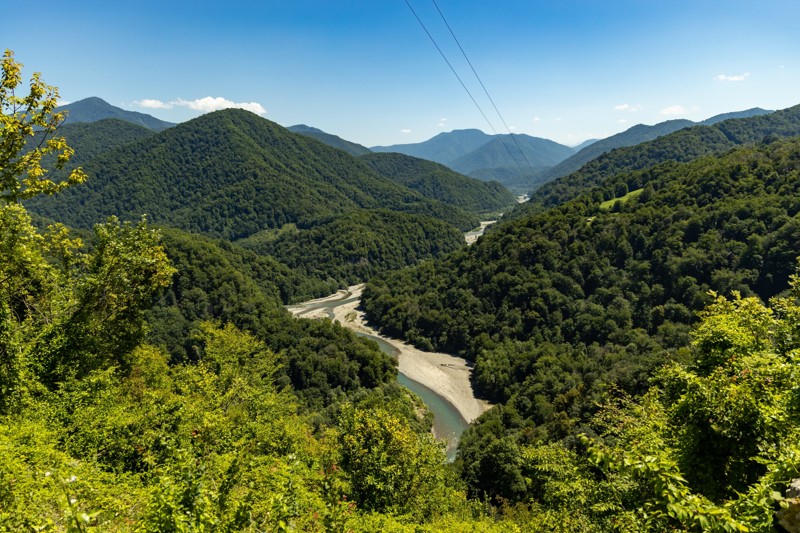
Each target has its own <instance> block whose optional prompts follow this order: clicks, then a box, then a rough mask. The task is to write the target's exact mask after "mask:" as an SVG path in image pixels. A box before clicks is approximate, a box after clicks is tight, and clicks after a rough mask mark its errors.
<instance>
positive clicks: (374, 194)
mask: <svg viewBox="0 0 800 533" xmlns="http://www.w3.org/2000/svg"><path fill="white" fill-rule="evenodd" d="M80 148H81V147H80V146H76V149H77V150H80ZM84 169H85V171H86V172H87V173H88V174H89V176H90V177H91V179H90V180H88V181H87V183H86V184H85V186H84V187H80V188H74V189H70V190H67V191H65V192H64V194H61V195H58V196H53V197H45V198H37V199H34V200H32V201H30V203H29V204H28V205H29V206H30V208H31V209H32V210H33V211H35V212H36V213H39V214H41V215H44V216H47V217H50V218H52V219H55V220H61V221H63V222H64V223H66V224H68V225H70V226H74V227H80V228H90V227H91V226H92V224H94V223H96V222H98V221H101V220H104V219H105V217H107V216H109V215H111V214H115V215H117V216H119V217H121V218H123V219H137V218H138V217H140V216H141V215H142V214H144V213H146V214H147V215H148V216H149V217H150V220H151V221H153V222H157V223H159V224H164V225H169V226H173V227H179V228H181V229H184V230H186V231H190V232H193V233H202V234H206V235H209V236H213V237H221V238H225V239H228V240H235V239H239V238H243V237H247V236H249V235H252V234H254V233H257V232H258V231H261V230H263V229H265V228H275V227H281V226H283V225H284V224H287V223H291V222H297V221H300V220H306V219H311V218H318V217H320V216H330V215H333V214H337V213H343V212H346V211H350V210H354V209H359V208H379V207H383V208H388V209H393V210H397V211H402V212H408V213H414V214H425V215H429V216H433V217H435V218H440V219H442V220H445V221H447V222H448V223H450V224H453V225H454V226H456V227H457V228H459V229H461V230H463V231H467V230H469V229H472V228H473V227H475V226H477V225H478V219H477V217H476V216H475V215H471V214H467V213H466V212H464V211H462V210H461V209H459V208H457V207H453V206H450V205H445V204H441V203H439V202H436V201H434V200H429V199H426V198H424V197H423V196H421V195H419V194H418V193H415V192H413V191H411V190H409V189H408V188H406V187H403V186H401V185H398V184H395V183H392V182H391V181H389V180H387V179H385V178H383V177H381V176H379V175H378V174H377V173H375V172H374V171H373V170H372V169H371V168H369V167H368V166H367V165H365V164H364V163H362V162H360V161H359V160H358V159H357V158H355V157H353V156H351V155H349V154H347V153H345V152H343V151H341V150H336V149H334V148H331V147H328V146H327V145H325V144H323V143H321V142H319V141H316V140H314V139H309V138H306V137H303V136H301V135H297V134H293V133H291V132H289V131H287V130H286V129H284V128H282V127H280V126H278V125H277V124H274V123H272V122H270V121H268V120H266V119H263V118H261V117H258V116H257V115H254V114H253V113H249V112H246V111H242V110H235V109H229V110H225V111H219V112H215V113H209V114H207V115H203V116H201V117H199V118H196V119H194V120H191V121H188V122H185V123H183V124H179V125H178V126H176V127H174V128H170V129H168V130H166V131H163V132H161V133H159V134H157V135H153V136H149V137H147V138H144V139H141V140H139V141H136V142H133V143H128V144H125V145H122V146H119V147H117V148H116V149H113V150H108V151H105V152H104V153H102V154H100V155H99V156H98V157H96V158H93V159H92V160H91V161H87V162H86V163H85V165H84Z"/></svg>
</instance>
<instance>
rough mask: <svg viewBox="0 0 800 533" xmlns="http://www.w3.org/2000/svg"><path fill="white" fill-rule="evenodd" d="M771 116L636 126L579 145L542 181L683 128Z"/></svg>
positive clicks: (739, 114)
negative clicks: (611, 152) (615, 151)
mask: <svg viewBox="0 0 800 533" xmlns="http://www.w3.org/2000/svg"><path fill="white" fill-rule="evenodd" d="M769 113H772V111H767V110H765V109H761V108H758V107H755V108H752V109H747V110H745V111H734V112H732V113H724V114H721V115H716V116H713V117H711V118H709V119H706V120H704V121H702V122H692V121H691V120H686V119H679V120H668V121H666V122H660V123H658V124H656V125H654V126H647V125H644V124H637V125H636V126H633V127H632V128H629V129H627V130H625V131H623V132H622V133H617V134H616V135H612V136H610V137H606V138H605V139H600V140H597V141H593V142H591V141H586V143H589V144H588V145H586V143H583V144H580V145H578V146H577V147H576V149H577V150H578V152H577V153H576V154H575V155H573V156H571V157H568V158H567V159H564V160H563V161H562V162H561V163H559V164H558V165H555V166H554V167H553V168H551V169H549V170H547V171H546V172H545V173H544V174H543V175H542V177H541V181H542V183H546V182H548V181H552V180H554V179H557V178H560V177H562V176H566V175H567V174H571V173H573V172H575V171H576V170H578V169H580V168H581V167H582V166H583V165H585V164H586V163H588V162H589V161H591V160H592V159H594V158H596V157H598V156H600V155H602V154H604V153H606V152H609V151H611V150H613V149H614V148H622V147H625V146H635V145H637V144H641V143H643V142H647V141H652V140H653V139H656V138H658V137H661V136H663V135H668V134H670V133H672V132H675V131H678V130H680V129H683V128H688V127H691V126H697V125H704V126H710V125H712V124H716V123H718V122H722V121H725V120H729V119H734V118H750V117H755V116H760V115H767V114H769ZM584 145H585V146H584Z"/></svg>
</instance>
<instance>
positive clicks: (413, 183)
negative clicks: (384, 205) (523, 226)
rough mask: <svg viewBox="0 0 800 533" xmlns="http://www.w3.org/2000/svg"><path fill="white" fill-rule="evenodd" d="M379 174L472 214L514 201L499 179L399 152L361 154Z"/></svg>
mask: <svg viewBox="0 0 800 533" xmlns="http://www.w3.org/2000/svg"><path fill="white" fill-rule="evenodd" d="M361 160H362V161H364V162H365V163H367V164H368V165H369V166H370V167H372V168H373V169H374V170H375V171H376V172H378V173H379V174H380V175H382V176H384V177H386V178H388V179H390V180H392V181H394V182H396V183H399V184H401V185H404V186H406V187H408V188H409V189H412V190H415V191H417V192H418V193H420V194H421V195H423V196H425V197H426V198H432V199H434V200H438V201H440V202H444V203H446V204H451V205H454V206H457V207H460V208H462V209H464V210H466V211H470V212H473V213H486V212H492V211H494V212H497V211H502V210H504V209H506V208H508V207H510V206H512V205H514V203H515V199H514V195H513V194H511V193H510V192H509V191H508V190H506V189H505V188H504V187H503V186H502V185H500V184H499V183H497V182H486V181H481V180H477V179H474V178H469V177H467V176H464V175H463V174H459V173H458V172H454V171H453V170H450V169H449V168H448V167H446V166H444V165H441V164H439V163H434V162H432V161H427V160H425V159H419V158H417V157H412V156H408V155H404V154H400V153H379V154H368V155H364V156H361Z"/></svg>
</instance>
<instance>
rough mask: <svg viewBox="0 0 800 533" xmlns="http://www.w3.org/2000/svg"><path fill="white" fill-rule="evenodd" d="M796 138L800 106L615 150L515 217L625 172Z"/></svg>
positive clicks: (550, 186) (538, 194)
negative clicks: (742, 146)
mask: <svg viewBox="0 0 800 533" xmlns="http://www.w3.org/2000/svg"><path fill="white" fill-rule="evenodd" d="M796 135H800V106H794V107H790V108H787V109H783V110H781V111H776V112H774V113H770V114H768V115H760V116H755V117H749V118H742V119H729V120H725V121H722V122H719V123H717V124H713V125H710V126H694V127H691V128H685V129H682V130H679V131H676V132H674V133H670V134H668V135H664V136H662V137H659V138H657V139H654V140H652V141H649V142H644V143H641V144H637V145H636V146H629V147H625V148H617V149H615V150H611V151H610V152H607V153H605V154H603V155H601V156H599V157H597V158H596V159H593V160H591V161H589V162H588V163H586V164H585V165H584V166H583V167H582V168H581V169H580V170H578V171H576V172H573V173H572V174H570V175H568V176H565V177H563V178H561V179H558V180H555V181H552V182H550V183H547V184H546V185H543V186H542V187H541V188H539V189H537V190H536V191H534V192H533V193H531V199H530V201H529V202H528V203H526V204H524V205H522V206H520V207H519V208H518V209H517V210H515V212H514V213H513V214H512V215H511V216H524V215H525V214H529V213H532V212H533V211H535V210H541V209H542V208H543V207H544V208H546V207H551V206H554V205H558V204H561V203H565V202H568V201H570V200H572V199H574V198H577V197H578V196H581V195H583V194H584V193H585V192H586V190H588V189H591V188H594V187H600V186H602V185H603V184H604V183H605V180H607V179H609V178H611V177H613V176H614V175H616V174H619V173H622V172H631V171H637V170H643V169H647V168H650V167H653V166H655V165H657V164H660V163H665V162H668V161H677V162H687V161H692V160H694V159H697V158H698V157H702V156H706V155H712V154H721V153H723V152H724V151H726V150H729V149H731V148H734V147H736V146H739V145H742V144H746V143H760V142H762V141H765V140H770V139H776V138H785V137H792V136H796ZM605 196H606V197H605V198H604V199H605V200H608V199H610V198H615V197H616V196H619V195H618V194H615V192H614V191H613V190H608V189H606V190H605Z"/></svg>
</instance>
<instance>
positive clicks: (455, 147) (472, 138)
mask: <svg viewBox="0 0 800 533" xmlns="http://www.w3.org/2000/svg"><path fill="white" fill-rule="evenodd" d="M491 140H492V136H491V135H486V134H485V133H483V132H482V131H481V130H476V129H469V130H453V131H450V132H445V133H440V134H438V135H436V136H434V137H432V138H430V139H428V140H427V141H423V142H420V143H411V144H394V145H391V146H372V147H370V150H372V151H373V152H397V153H401V154H406V155H410V156H413V157H419V158H421V159H427V160H429V161H435V162H437V163H441V164H443V165H448V166H449V165H450V163H451V162H453V161H455V160H456V159H458V158H459V157H462V156H464V155H467V154H468V153H470V152H472V151H473V150H475V149H477V148H479V147H480V146H483V145H484V144H486V143H487V142H489V141H491Z"/></svg>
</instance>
